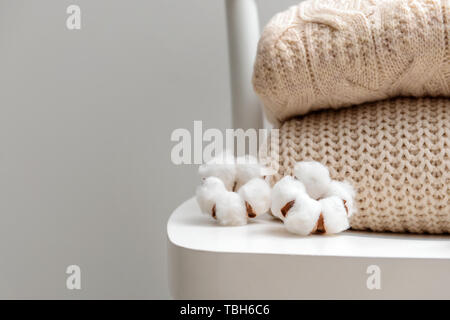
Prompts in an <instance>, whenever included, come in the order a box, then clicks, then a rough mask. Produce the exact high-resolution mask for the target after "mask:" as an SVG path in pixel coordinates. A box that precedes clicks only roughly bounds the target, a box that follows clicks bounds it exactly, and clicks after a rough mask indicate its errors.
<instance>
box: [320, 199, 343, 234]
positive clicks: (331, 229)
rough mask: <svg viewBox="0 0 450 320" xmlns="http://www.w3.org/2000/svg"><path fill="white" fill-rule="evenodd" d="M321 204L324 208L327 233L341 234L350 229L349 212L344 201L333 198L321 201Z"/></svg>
mask: <svg viewBox="0 0 450 320" xmlns="http://www.w3.org/2000/svg"><path fill="white" fill-rule="evenodd" d="M319 203H320V205H321V206H322V216H323V225H324V228H325V232H326V233H330V234H331V233H339V232H342V231H344V230H347V229H348V228H349V227H350V225H349V223H348V217H347V210H346V209H345V207H344V203H343V201H342V199H340V198H339V197H336V196H333V197H328V198H325V199H322V200H319Z"/></svg>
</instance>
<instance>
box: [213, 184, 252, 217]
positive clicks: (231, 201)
mask: <svg viewBox="0 0 450 320" xmlns="http://www.w3.org/2000/svg"><path fill="white" fill-rule="evenodd" d="M216 218H217V221H219V223H220V224H221V225H224V226H241V225H244V224H246V223H247V210H246V208H245V203H244V201H243V200H242V198H241V197H240V196H239V194H237V193H236V192H229V191H227V192H225V193H221V194H220V195H219V197H218V198H217V201H216Z"/></svg>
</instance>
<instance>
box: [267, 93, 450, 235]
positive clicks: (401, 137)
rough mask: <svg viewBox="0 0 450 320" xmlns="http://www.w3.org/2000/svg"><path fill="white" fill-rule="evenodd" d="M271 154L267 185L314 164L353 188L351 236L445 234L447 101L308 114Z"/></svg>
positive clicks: (286, 127) (449, 157) (286, 129)
mask: <svg viewBox="0 0 450 320" xmlns="http://www.w3.org/2000/svg"><path fill="white" fill-rule="evenodd" d="M272 147H274V146H272ZM275 147H277V148H279V150H278V152H279V162H278V163H273V167H274V168H276V167H278V166H279V168H278V173H277V174H276V175H274V176H271V177H270V182H271V184H272V185H273V184H274V183H275V182H277V181H278V180H279V179H281V178H282V177H283V176H285V175H292V174H293V167H294V164H295V163H296V162H297V161H304V160H314V161H319V162H321V163H322V164H324V165H326V166H328V168H329V169H330V174H331V177H332V178H333V179H337V180H341V181H342V180H347V181H348V182H350V183H351V184H352V185H353V186H354V187H355V190H356V199H355V203H356V207H357V212H356V213H355V214H353V215H352V217H351V220H350V225H351V227H352V228H353V229H357V230H366V229H369V230H372V231H394V232H405V231H408V232H415V233H424V232H427V233H450V99H447V98H421V99H411V98H398V99H390V100H385V101H379V102H375V103H367V104H363V105H360V106H356V107H352V108H344V109H341V110H336V111H334V110H325V111H319V112H313V113H310V114H308V115H306V116H303V117H299V118H294V119H292V120H288V121H285V122H284V123H283V125H282V126H281V128H280V136H279V145H277V146H275ZM277 161H278V159H277Z"/></svg>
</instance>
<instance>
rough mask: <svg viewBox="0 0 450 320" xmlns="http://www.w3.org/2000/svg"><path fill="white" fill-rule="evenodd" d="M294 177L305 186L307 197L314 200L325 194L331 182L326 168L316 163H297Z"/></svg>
mask: <svg viewBox="0 0 450 320" xmlns="http://www.w3.org/2000/svg"><path fill="white" fill-rule="evenodd" d="M294 175H295V177H296V178H297V179H298V180H300V181H301V182H302V183H303V184H304V185H305V188H306V192H308V194H309V196H310V197H311V198H313V199H316V200H317V199H320V198H322V197H323V196H324V195H325V194H326V192H327V190H328V186H329V184H330V182H331V178H330V172H329V171H328V168H327V167H325V166H324V165H323V164H321V163H319V162H317V161H302V162H297V164H296V165H295V166H294Z"/></svg>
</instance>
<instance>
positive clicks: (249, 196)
mask: <svg viewBox="0 0 450 320" xmlns="http://www.w3.org/2000/svg"><path fill="white" fill-rule="evenodd" d="M238 193H239V195H240V196H241V198H242V200H244V202H245V204H246V208H247V215H248V217H249V218H254V217H256V216H259V215H261V214H263V213H266V212H267V211H269V209H270V204H271V188H270V186H269V184H268V183H267V182H266V181H264V180H263V179H260V178H253V179H251V180H250V181H248V182H247V183H246V184H244V185H243V186H242V187H241V188H240V189H239V191H238Z"/></svg>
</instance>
